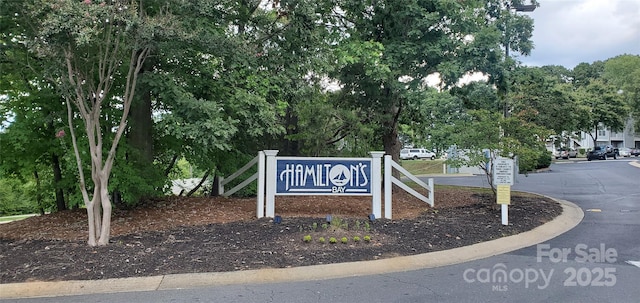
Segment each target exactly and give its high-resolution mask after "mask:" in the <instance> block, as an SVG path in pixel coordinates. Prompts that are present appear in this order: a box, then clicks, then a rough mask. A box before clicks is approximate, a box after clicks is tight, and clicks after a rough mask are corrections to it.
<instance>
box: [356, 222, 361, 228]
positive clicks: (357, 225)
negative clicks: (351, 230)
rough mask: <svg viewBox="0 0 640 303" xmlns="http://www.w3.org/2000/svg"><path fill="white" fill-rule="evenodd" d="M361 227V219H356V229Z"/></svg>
mask: <svg viewBox="0 0 640 303" xmlns="http://www.w3.org/2000/svg"><path fill="white" fill-rule="evenodd" d="M358 229H360V220H356V230H358Z"/></svg>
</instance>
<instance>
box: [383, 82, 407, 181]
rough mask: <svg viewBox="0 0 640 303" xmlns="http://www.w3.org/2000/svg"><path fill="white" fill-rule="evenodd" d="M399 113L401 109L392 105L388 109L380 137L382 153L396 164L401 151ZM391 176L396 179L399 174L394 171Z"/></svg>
mask: <svg viewBox="0 0 640 303" xmlns="http://www.w3.org/2000/svg"><path fill="white" fill-rule="evenodd" d="M388 94H390V93H388ZM400 111H401V107H400V106H397V105H392V106H391V107H390V108H389V110H388V112H387V116H388V119H387V120H386V121H385V122H384V124H383V125H384V134H383V136H382V143H383V144H384V152H385V153H386V154H387V155H391V159H393V161H396V162H399V160H400V150H401V149H402V145H401V143H400V139H399V138H398V120H399V119H400ZM392 175H393V176H394V177H396V178H398V177H400V173H399V172H398V171H395V170H394V171H393V172H392Z"/></svg>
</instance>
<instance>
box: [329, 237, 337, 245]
mask: <svg viewBox="0 0 640 303" xmlns="http://www.w3.org/2000/svg"><path fill="white" fill-rule="evenodd" d="M329 243H331V244H335V243H338V239H336V238H335V237H331V238H329Z"/></svg>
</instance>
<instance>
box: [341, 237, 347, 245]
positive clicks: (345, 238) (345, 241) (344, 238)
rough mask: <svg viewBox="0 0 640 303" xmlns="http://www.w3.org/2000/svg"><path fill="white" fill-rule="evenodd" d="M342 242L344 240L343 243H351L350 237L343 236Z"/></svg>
mask: <svg viewBox="0 0 640 303" xmlns="http://www.w3.org/2000/svg"><path fill="white" fill-rule="evenodd" d="M340 242H342V244H347V243H349V238H347V237H342V238H341V239H340Z"/></svg>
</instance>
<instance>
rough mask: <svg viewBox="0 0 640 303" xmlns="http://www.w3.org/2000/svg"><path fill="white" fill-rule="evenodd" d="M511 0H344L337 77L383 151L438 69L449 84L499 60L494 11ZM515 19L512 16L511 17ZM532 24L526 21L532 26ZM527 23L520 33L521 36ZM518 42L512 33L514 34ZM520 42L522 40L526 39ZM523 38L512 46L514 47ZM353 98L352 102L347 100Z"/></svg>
mask: <svg viewBox="0 0 640 303" xmlns="http://www.w3.org/2000/svg"><path fill="white" fill-rule="evenodd" d="M507 3H511V2H510V1H488V2H487V1H465V2H455V1H414V0H407V1H378V2H376V3H375V5H372V4H371V3H370V1H345V2H344V3H340V7H341V8H342V9H343V10H344V25H343V30H344V31H345V32H346V33H345V34H344V36H345V37H347V38H345V39H344V41H343V42H342V43H341V44H340V46H339V47H338V62H339V63H340V66H341V69H340V71H339V73H338V74H337V75H336V77H337V78H338V79H339V80H340V82H341V83H343V84H344V88H343V92H344V93H345V94H349V95H352V96H353V98H351V100H353V102H352V106H353V107H354V108H363V107H366V108H367V109H368V110H370V114H371V116H372V117H375V119H374V120H373V121H374V124H375V125H378V128H379V132H380V133H381V139H382V144H383V146H384V150H385V152H387V154H390V155H392V157H393V158H394V159H396V160H397V159H398V157H399V151H400V149H401V145H400V144H399V141H398V123H399V119H400V116H401V114H402V111H403V110H405V109H406V108H407V106H406V105H407V100H408V99H409V98H411V97H410V96H411V94H412V93H411V91H415V90H420V89H422V87H423V81H424V79H425V78H426V77H427V76H428V75H430V74H434V73H436V72H438V73H439V74H440V77H441V78H442V79H443V81H444V83H445V86H449V85H451V84H454V83H456V82H457V81H458V79H459V78H460V77H461V76H462V75H463V74H465V73H466V72H469V71H489V72H490V74H495V72H496V69H495V65H496V63H497V62H499V61H500V59H501V58H502V55H501V52H500V51H499V49H500V45H501V42H502V41H501V37H500V29H499V28H498V26H497V23H500V22H498V21H499V17H500V14H499V11H500V10H501V9H503V10H504V9H506V4H507ZM514 18H516V17H514ZM529 25H530V24H529ZM525 28H526V26H525V27H522V28H520V30H519V31H520V33H522V35H518V36H519V37H524V38H526V39H529V38H530V35H529V37H526V33H524V32H522V30H524V29H525ZM513 37H514V39H516V38H515V37H516V35H514V36H513ZM526 39H525V40H526ZM518 45H522V46H523V49H524V43H522V44H514V46H518ZM347 100H350V99H347Z"/></svg>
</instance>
